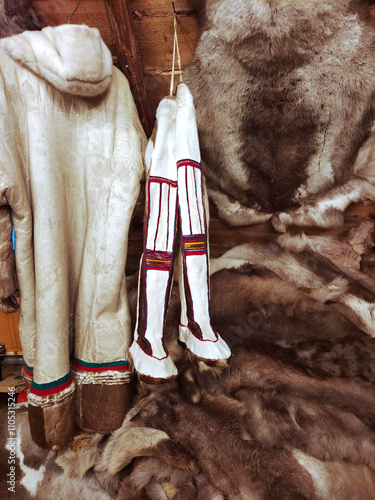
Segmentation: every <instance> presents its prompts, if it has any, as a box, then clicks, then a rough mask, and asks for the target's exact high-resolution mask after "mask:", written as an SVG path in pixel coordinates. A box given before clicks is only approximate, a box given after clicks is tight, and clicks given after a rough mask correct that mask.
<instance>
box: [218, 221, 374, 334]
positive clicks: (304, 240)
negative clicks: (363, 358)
mask: <svg viewBox="0 0 375 500" xmlns="http://www.w3.org/2000/svg"><path fill="white" fill-rule="evenodd" d="M362 229H363V228H361V227H360V229H359V230H362ZM353 235H354V233H351V235H350V237H353ZM340 245H341V250H342V251H341V254H340V251H338V247H339V246H340ZM345 250H346V251H351V252H354V248H353V246H352V245H351V244H350V242H349V241H346V242H345V241H343V242H341V243H338V242H335V241H334V240H332V239H329V238H313V237H307V236H301V237H297V238H296V237H293V236H291V237H290V236H283V237H282V238H279V240H278V242H267V243H258V242H256V243H247V244H244V245H240V246H238V247H235V248H232V249H231V250H229V251H228V252H226V253H225V254H224V255H223V256H222V257H220V258H219V259H217V260H216V261H214V262H213V263H212V265H211V272H212V273H214V272H217V271H219V270H220V269H228V268H232V269H235V268H239V267H241V266H242V265H250V267H251V269H252V271H251V272H253V273H254V272H255V270H254V269H255V268H254V267H253V266H261V267H262V268H263V271H262V273H263V275H264V279H262V280H261V282H262V283H263V285H264V286H263V285H261V286H259V287H257V288H256V289H255V290H256V293H258V292H260V290H262V289H263V291H265V289H266V283H267V278H268V279H270V275H271V273H273V275H274V277H278V278H279V279H281V280H283V286H285V287H286V288H288V286H289V285H290V284H292V285H293V286H294V287H297V288H299V293H302V294H303V295H302V296H301V298H306V297H307V295H308V296H309V297H310V298H311V299H315V300H317V301H319V302H322V303H326V302H334V303H335V305H334V308H335V309H337V310H338V311H339V312H340V314H341V315H342V316H345V317H346V318H347V319H349V320H350V321H351V322H352V323H354V324H356V325H357V326H358V327H359V328H360V329H361V330H364V331H366V332H367V333H368V334H369V335H372V336H375V281H374V280H373V279H372V278H371V276H369V275H367V274H365V273H363V272H362V271H361V270H360V269H358V267H359V266H360V264H359V262H358V261H359V260H360V258H358V259H357V260H356V261H355V259H353V263H352V264H351V265H347V264H348V263H346V265H345V258H346V257H345ZM354 261H355V262H354ZM259 272H260V271H258V274H259ZM262 287H263V288H262ZM278 290H280V287H279V288H278ZM263 293H264V292H263ZM276 293H278V292H277V291H276ZM286 297H287V295H286V296H285V299H283V298H282V297H280V299H281V300H286ZM286 315H288V313H287V312H286Z"/></svg>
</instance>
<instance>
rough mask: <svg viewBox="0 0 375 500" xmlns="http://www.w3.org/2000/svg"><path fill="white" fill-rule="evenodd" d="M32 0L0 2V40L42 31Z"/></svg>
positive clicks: (1, 0) (5, 0)
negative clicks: (27, 32) (28, 32)
mask: <svg viewBox="0 0 375 500" xmlns="http://www.w3.org/2000/svg"><path fill="white" fill-rule="evenodd" d="M32 3H33V2H32V0H17V1H16V2H15V1H14V0H0V38H5V37H7V36H11V35H16V34H18V33H22V32H23V31H26V30H28V31H33V30H40V29H42V22H41V19H40V18H39V16H38V14H37V13H36V11H35V9H34V8H33V5H32Z"/></svg>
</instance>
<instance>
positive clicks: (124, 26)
mask: <svg viewBox="0 0 375 500" xmlns="http://www.w3.org/2000/svg"><path fill="white" fill-rule="evenodd" d="M104 5H105V9H106V13H107V17H108V21H109V24H110V27H111V30H112V33H113V38H114V42H115V46H116V52H117V59H118V65H119V68H120V69H121V71H122V72H123V73H124V75H125V76H126V77H127V79H128V80H129V84H130V87H131V89H132V93H133V97H134V101H135V103H136V105H137V108H138V113H139V117H140V120H141V123H142V125H143V127H144V129H145V131H146V134H147V135H148V136H150V135H151V132H152V127H153V118H152V113H151V107H150V105H149V103H148V100H147V93H146V88H145V84H144V81H143V66H142V63H141V58H140V55H139V50H138V46H137V41H136V39H135V36H134V31H133V25H132V21H131V16H130V10H129V6H128V2H127V1H126V0H104Z"/></svg>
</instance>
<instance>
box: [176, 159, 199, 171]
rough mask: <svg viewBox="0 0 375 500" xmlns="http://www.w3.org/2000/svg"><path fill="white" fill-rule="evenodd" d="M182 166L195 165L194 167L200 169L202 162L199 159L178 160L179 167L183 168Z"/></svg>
mask: <svg viewBox="0 0 375 500" xmlns="http://www.w3.org/2000/svg"><path fill="white" fill-rule="evenodd" d="M181 167H194V168H198V169H199V170H200V169H201V164H200V163H198V162H197V161H194V160H178V162H177V168H181Z"/></svg>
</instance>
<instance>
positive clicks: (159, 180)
mask: <svg viewBox="0 0 375 500" xmlns="http://www.w3.org/2000/svg"><path fill="white" fill-rule="evenodd" d="M149 182H155V183H158V184H168V185H169V186H172V187H175V188H176V187H177V181H171V180H170V179H166V178H165V177H149Z"/></svg>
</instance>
